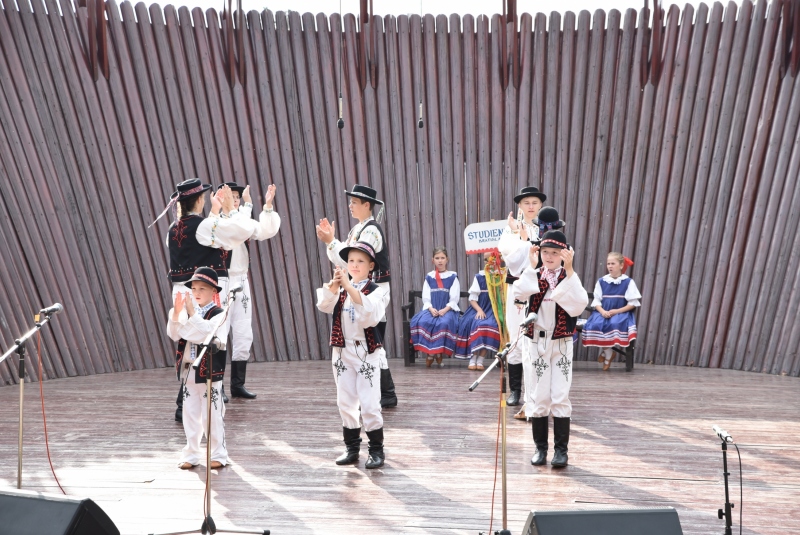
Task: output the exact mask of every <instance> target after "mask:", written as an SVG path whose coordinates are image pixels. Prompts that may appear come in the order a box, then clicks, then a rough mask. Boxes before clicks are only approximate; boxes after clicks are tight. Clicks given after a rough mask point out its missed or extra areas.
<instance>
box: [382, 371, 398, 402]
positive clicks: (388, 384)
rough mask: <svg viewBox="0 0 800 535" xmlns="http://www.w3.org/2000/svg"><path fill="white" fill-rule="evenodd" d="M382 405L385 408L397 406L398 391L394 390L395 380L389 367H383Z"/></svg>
mask: <svg viewBox="0 0 800 535" xmlns="http://www.w3.org/2000/svg"><path fill="white" fill-rule="evenodd" d="M381 407H383V408H384V409H391V408H392V407H397V393H396V392H395V391H394V381H393V380H392V372H391V371H390V370H389V368H386V369H385V370H384V369H381Z"/></svg>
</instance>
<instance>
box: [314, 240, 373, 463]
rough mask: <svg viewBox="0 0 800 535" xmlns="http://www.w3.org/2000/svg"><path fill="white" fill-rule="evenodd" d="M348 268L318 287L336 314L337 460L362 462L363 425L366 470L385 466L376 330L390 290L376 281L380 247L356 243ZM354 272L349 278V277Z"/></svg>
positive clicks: (347, 251) (322, 304) (326, 307)
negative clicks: (340, 440) (340, 443)
mask: <svg viewBox="0 0 800 535" xmlns="http://www.w3.org/2000/svg"><path fill="white" fill-rule="evenodd" d="M340 254H341V257H342V258H343V259H346V260H347V272H345V271H344V270H342V269H341V268H339V267H337V268H336V270H335V272H334V275H333V279H332V280H331V281H330V282H329V283H327V284H325V285H323V287H322V288H319V289H318V290H317V308H318V309H319V310H320V311H322V312H325V313H326V314H333V328H332V329H331V348H332V350H333V354H332V355H331V362H332V364H333V378H334V380H335V381H336V403H337V405H338V406H339V414H340V415H341V417H342V434H343V435H344V443H345V446H346V451H345V453H344V454H343V455H341V456H340V457H339V458H337V459H336V464H339V465H343V464H353V463H356V462H358V455H359V450H360V447H361V423H360V420H359V416H360V419H361V420H362V421H363V422H364V429H365V431H366V432H367V437H368V438H369V459H367V462H366V464H365V467H366V468H379V467H381V466H383V463H384V460H385V455H384V452H383V416H382V415H381V403H380V399H381V375H380V374H379V373H378V370H379V369H380V364H381V359H385V358H386V355H385V351H384V350H383V334H382V333H381V331H380V330H378V329H377V328H376V326H377V325H378V323H380V321H381V318H383V316H384V314H385V312H386V307H387V306H388V305H389V292H388V291H386V289H384V288H381V287H380V286H378V285H377V284H376V283H374V282H373V281H372V280H370V278H369V275H370V272H371V271H372V270H373V269H374V268H375V264H376V263H375V251H374V250H373V249H372V246H371V245H370V244H369V243H366V242H356V243H354V244H353V245H352V246H350V247H345V248H344V249H342V250H341V251H340ZM348 274H349V277H348Z"/></svg>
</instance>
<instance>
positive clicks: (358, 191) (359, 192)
mask: <svg viewBox="0 0 800 535" xmlns="http://www.w3.org/2000/svg"><path fill="white" fill-rule="evenodd" d="M344 194H345V195H347V196H348V197H358V198H359V199H363V200H365V201H368V202H371V203H373V204H383V201H381V200H378V192H377V191H376V190H374V189H372V188H370V187H369V186H362V185H360V184H356V185H355V186H353V189H352V191H347V190H344Z"/></svg>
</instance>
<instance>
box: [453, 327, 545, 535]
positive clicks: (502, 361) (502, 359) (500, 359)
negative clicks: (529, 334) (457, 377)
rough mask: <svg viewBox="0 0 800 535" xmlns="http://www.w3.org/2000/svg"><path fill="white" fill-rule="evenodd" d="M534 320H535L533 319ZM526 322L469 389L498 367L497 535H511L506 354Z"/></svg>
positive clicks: (476, 385)
mask: <svg viewBox="0 0 800 535" xmlns="http://www.w3.org/2000/svg"><path fill="white" fill-rule="evenodd" d="M534 319H535V318H534ZM527 321H528V320H527V319H526V322H523V325H521V326H520V329H519V334H518V335H517V339H516V340H514V343H513V344H512V343H511V342H507V343H506V345H505V347H504V348H503V350H502V351H500V352H499V353H497V354H495V356H494V362H492V364H491V365H490V366H489V367H487V368H486V370H485V371H484V372H483V373H482V374H481V376H480V377H478V378H477V379H476V380H475V382H474V383H472V385H470V387H469V391H470V392H472V391H473V390H475V389H476V388H478V385H480V384H481V381H483V380H484V378H485V377H486V376H487V375H489V372H491V371H492V370H493V369H494V368H495V367H497V366H499V367H500V377H501V379H502V385H503V386H502V387H501V389H500V427H501V432H500V437H501V438H500V451H501V456H500V474H501V479H500V480H501V492H500V495H501V496H502V503H503V505H502V511H503V529H502V530H501V531H499V532H495V533H496V534H497V535H511V531H510V530H509V529H508V490H507V489H508V487H507V485H506V396H505V393H506V375H505V374H506V366H507V365H508V362H507V359H506V357H507V356H508V352H509V351H510V350H511V348H512V347H514V346H516V345H517V344H518V343H519V341H520V340H522V337H523V336H525V330H526V327H527V325H526V323H527Z"/></svg>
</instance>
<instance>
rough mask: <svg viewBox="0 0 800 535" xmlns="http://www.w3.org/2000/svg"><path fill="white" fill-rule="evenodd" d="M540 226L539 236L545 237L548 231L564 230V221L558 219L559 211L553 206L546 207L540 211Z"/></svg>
mask: <svg viewBox="0 0 800 535" xmlns="http://www.w3.org/2000/svg"><path fill="white" fill-rule="evenodd" d="M537 222H538V224H539V235H540V236H542V235H544V233H545V232H547V231H548V230H557V229H560V228H564V225H566V223H564V221H563V220H561V219H559V218H558V210H556V209H555V208H553V207H552V206H545V207H544V208H542V209H541V210H539V217H538V218H537Z"/></svg>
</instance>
